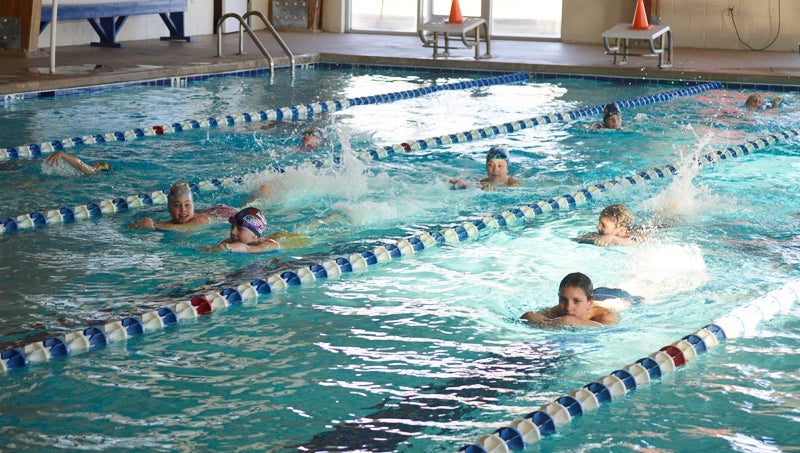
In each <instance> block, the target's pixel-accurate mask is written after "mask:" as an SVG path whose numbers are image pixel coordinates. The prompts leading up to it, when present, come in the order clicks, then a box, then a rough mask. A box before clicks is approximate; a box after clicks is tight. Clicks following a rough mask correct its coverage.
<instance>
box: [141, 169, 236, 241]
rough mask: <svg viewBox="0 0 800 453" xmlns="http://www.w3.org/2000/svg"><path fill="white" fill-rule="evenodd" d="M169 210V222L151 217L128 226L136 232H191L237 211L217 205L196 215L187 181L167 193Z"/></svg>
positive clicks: (177, 184)
mask: <svg viewBox="0 0 800 453" xmlns="http://www.w3.org/2000/svg"><path fill="white" fill-rule="evenodd" d="M167 210H168V211H169V214H170V219H169V220H161V221H158V222H156V221H154V220H153V219H152V218H151V217H145V218H143V219H139V220H138V221H136V222H135V223H133V224H131V225H128V228H131V229H135V230H164V231H189V230H193V229H195V228H197V227H199V226H202V225H206V224H208V223H210V222H211V217H223V218H224V217H228V216H230V215H231V214H232V213H233V212H236V209H234V208H231V207H230V206H225V205H217V206H214V207H213V208H209V209H205V210H203V211H201V212H198V213H196V212H195V211H194V198H193V195H192V188H191V187H190V186H189V183H187V182H186V181H178V182H176V183H175V184H173V185H172V187H170V188H169V192H167Z"/></svg>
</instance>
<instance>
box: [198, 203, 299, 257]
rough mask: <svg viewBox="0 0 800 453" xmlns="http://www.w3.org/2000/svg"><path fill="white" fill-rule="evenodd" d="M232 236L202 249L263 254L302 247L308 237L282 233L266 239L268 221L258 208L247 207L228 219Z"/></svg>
mask: <svg viewBox="0 0 800 453" xmlns="http://www.w3.org/2000/svg"><path fill="white" fill-rule="evenodd" d="M228 221H229V222H230V224H231V231H230V235H229V236H228V237H227V238H225V239H223V240H222V241H221V242H220V243H219V244H217V245H212V246H206V247H202V249H203V250H205V251H207V252H230V253H263V252H269V251H273V250H279V249H282V248H295V247H302V246H303V245H306V244H308V243H309V242H310V241H309V239H308V236H305V235H300V234H294V233H287V232H285V231H280V232H277V233H273V234H271V235H269V236H268V237H264V233H265V232H266V231H267V219H266V218H265V217H264V214H262V213H261V211H259V210H258V209H256V208H253V207H247V208H244V209H242V210H241V211H239V212H237V213H236V215H234V216H232V217H231V218H229V219H228Z"/></svg>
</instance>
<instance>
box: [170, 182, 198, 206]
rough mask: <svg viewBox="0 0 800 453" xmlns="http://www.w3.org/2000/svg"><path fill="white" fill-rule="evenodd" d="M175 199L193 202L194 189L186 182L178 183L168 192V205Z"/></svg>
mask: <svg viewBox="0 0 800 453" xmlns="http://www.w3.org/2000/svg"><path fill="white" fill-rule="evenodd" d="M175 198H188V199H189V200H192V188H191V187H189V183H188V182H186V181H177V182H176V183H175V184H173V185H172V187H170V188H169V192H167V203H171V202H172V200H173V199H175Z"/></svg>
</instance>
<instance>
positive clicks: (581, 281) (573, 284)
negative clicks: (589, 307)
mask: <svg viewBox="0 0 800 453" xmlns="http://www.w3.org/2000/svg"><path fill="white" fill-rule="evenodd" d="M564 288H580V289H582V290H583V292H584V293H586V298H587V299H594V285H593V284H592V279H590V278H589V277H588V276H587V275H586V274H582V273H580V272H573V273H571V274H568V275H567V276H566V277H564V278H563V279H562V280H561V283H560V284H559V285H558V294H559V296H560V295H561V291H563V290H564Z"/></svg>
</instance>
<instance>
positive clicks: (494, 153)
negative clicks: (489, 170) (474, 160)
mask: <svg viewBox="0 0 800 453" xmlns="http://www.w3.org/2000/svg"><path fill="white" fill-rule="evenodd" d="M492 159H503V160H508V148H506V147H505V146H502V145H497V146H492V147H491V148H489V152H488V153H486V162H489V161H490V160H492Z"/></svg>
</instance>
